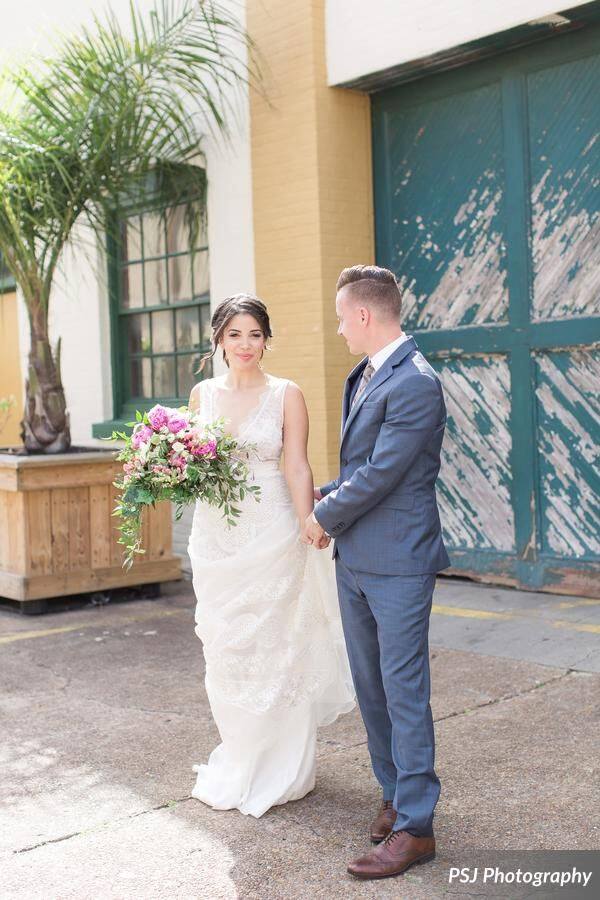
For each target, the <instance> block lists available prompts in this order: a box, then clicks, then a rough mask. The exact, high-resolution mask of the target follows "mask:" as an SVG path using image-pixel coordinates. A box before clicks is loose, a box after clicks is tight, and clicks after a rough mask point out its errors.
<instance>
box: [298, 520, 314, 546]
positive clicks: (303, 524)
mask: <svg viewBox="0 0 600 900" xmlns="http://www.w3.org/2000/svg"><path fill="white" fill-rule="evenodd" d="M300 541H301V542H302V543H303V544H309V545H310V544H312V538H309V536H308V534H307V529H306V522H300Z"/></svg>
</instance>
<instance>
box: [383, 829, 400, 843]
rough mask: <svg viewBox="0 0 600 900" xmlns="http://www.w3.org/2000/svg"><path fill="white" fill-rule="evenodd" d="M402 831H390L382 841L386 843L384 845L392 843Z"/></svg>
mask: <svg viewBox="0 0 600 900" xmlns="http://www.w3.org/2000/svg"><path fill="white" fill-rule="evenodd" d="M402 833H403V832H402V831H390V833H389V834H388V836H387V837H386V839H385V842H384V843H385V844H386V846H387V845H389V844H392V843H393V842H394V841H395V840H396V838H397V837H399V835H401V834H402Z"/></svg>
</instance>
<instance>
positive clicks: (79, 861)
mask: <svg viewBox="0 0 600 900" xmlns="http://www.w3.org/2000/svg"><path fill="white" fill-rule="evenodd" d="M193 604H194V598H193V594H192V591H191V586H190V585H189V584H188V583H179V584H176V585H170V586H169V587H168V588H167V591H166V592H165V593H164V594H163V596H161V597H160V598H158V599H156V600H139V601H135V602H130V603H120V604H112V603H111V604H108V605H107V606H100V607H90V608H84V609H80V610H73V611H70V612H68V613H64V612H63V613H53V614H50V615H46V616H43V617H39V618H35V619H34V618H30V617H26V618H24V617H19V616H17V615H16V614H14V613H11V612H9V611H6V610H3V611H0V653H1V654H2V660H3V664H2V673H3V675H2V679H3V691H2V696H1V699H0V711H1V713H2V719H3V723H4V724H3V729H2V733H3V741H2V769H1V773H2V774H1V775H0V780H1V784H2V791H1V794H0V797H1V801H0V834H1V839H0V841H1V842H0V854H1V856H0V861H1V868H2V891H1V896H2V898H27V900H33V898H38V897H39V898H44V900H48V898H59V897H60V898H61V900H63V898H77V900H83V898H88V897H94V898H105V897H106V898H113V897H114V898H138V897H140V898H142V897H143V898H145V900H148V898H152V900H153V898H163V897H164V898H167V897H169V898H210V900H212V898H221V897H223V898H238V897H239V898H260V900H270V898H286V900H287V898H290V900H293V898H306V897H311V898H321V897H322V898H337V897H340V898H341V897H344V898H346V897H357V898H362V897H365V898H367V897H373V898H375V897H376V898H385V897H395V898H398V897H401V898H413V897H414V898H425V897H427V898H435V897H443V896H445V895H446V894H448V893H455V892H456V888H454V887H452V888H450V887H449V886H448V871H449V867H450V866H451V865H465V866H466V865H469V854H470V853H475V851H486V850H489V851H492V850H500V849H511V850H519V849H522V850H534V849H556V850H558V849H564V850H577V849H579V850H589V849H600V839H599V832H598V827H597V825H596V818H597V809H598V790H597V784H598V778H597V769H596V770H595V767H596V766H597V749H598V748H597V733H598V696H599V687H600V674H598V673H599V671H600V667H599V662H600V655H599V649H598V644H599V641H598V635H599V634H600V618H599V611H600V606H599V604H597V603H594V602H590V601H586V600H583V599H581V598H572V597H559V596H552V595H547V594H546V595H542V594H531V593H526V594H525V593H522V592H518V591H510V590H501V589H496V588H486V587H481V586H479V585H474V584H471V583H469V582H466V581H462V580H453V579H439V581H438V586H437V589H436V594H435V597H434V604H435V605H434V613H433V615H432V627H431V657H432V685H433V698H432V706H433V711H434V718H435V720H436V735H437V748H438V749H437V761H438V773H439V775H440V778H441V780H442V795H441V799H440V803H439V805H438V808H437V816H436V823H435V827H436V836H437V842H438V856H437V858H436V860H435V862H433V863H430V864H428V865H426V866H423V867H417V868H413V869H411V870H410V871H409V872H408V873H407V874H406V875H405V876H401V877H400V878H396V879H390V880H387V881H382V882H369V883H360V882H356V881H354V880H353V879H351V878H350V876H348V875H346V873H345V865H346V862H347V860H348V859H350V858H352V857H353V856H354V855H356V854H358V853H360V852H363V850H364V849H366V848H367V847H368V843H367V841H366V839H365V836H366V829H367V827H368V823H369V820H370V818H371V815H372V813H373V811H374V810H375V808H376V806H377V800H378V794H377V786H376V784H375V781H374V779H373V776H372V774H371V769H370V765H369V759H368V754H367V748H366V741H365V735H364V731H363V728H362V724H361V721H360V718H359V716H358V714H357V713H356V712H354V713H351V714H349V715H348V716H346V717H344V718H343V719H341V720H339V721H338V722H336V723H334V724H333V725H331V726H329V727H328V728H326V729H323V730H322V731H321V733H320V740H319V768H318V780H317V787H316V789H315V791H314V792H313V793H312V794H311V795H310V796H309V797H307V798H305V799H304V800H302V801H298V802H296V803H291V804H287V805H286V806H283V807H278V808H276V809H273V810H271V811H269V812H268V813H267V814H266V815H265V816H263V817H262V818H261V819H260V820H258V821H257V820H255V819H250V818H246V817H244V816H242V815H241V814H239V813H237V812H235V811H231V812H215V811H213V810H211V809H208V808H207V807H205V806H204V805H203V804H201V803H200V802H198V801H196V800H194V799H192V798H191V797H190V789H191V787H192V785H193V782H194V773H193V771H192V764H193V763H196V762H203V761H205V759H206V757H207V756H208V753H209V752H210V750H211V749H212V748H213V747H214V746H215V744H216V743H217V742H218V735H217V732H216V729H215V727H214V724H213V723H212V720H211V717H210V710H209V709H208V705H207V701H206V696H205V693H204V689H203V660H202V653H201V645H200V642H199V641H198V639H197V638H196V636H195V634H194V630H193ZM506 896H511V897H514V896H516V895H515V893H514V891H512V892H511V893H508V894H507V895H506Z"/></svg>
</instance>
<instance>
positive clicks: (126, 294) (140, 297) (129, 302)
mask: <svg viewBox="0 0 600 900" xmlns="http://www.w3.org/2000/svg"><path fill="white" fill-rule="evenodd" d="M143 305H144V292H143V288H142V266H141V264H138V265H133V266H125V267H124V269H123V272H122V281H121V306H123V308H124V309H136V308H137V307H138V306H143Z"/></svg>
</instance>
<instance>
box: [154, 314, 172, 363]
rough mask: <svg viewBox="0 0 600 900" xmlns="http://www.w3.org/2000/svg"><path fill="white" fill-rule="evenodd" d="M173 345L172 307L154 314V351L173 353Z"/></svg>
mask: <svg viewBox="0 0 600 900" xmlns="http://www.w3.org/2000/svg"><path fill="white" fill-rule="evenodd" d="M174 349H175V347H174V346H173V313H172V312H171V310H170V309H165V310H164V311H163V312H157V313H153V314H152V352H153V353H171V352H172V351H173V350H174Z"/></svg>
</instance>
